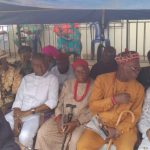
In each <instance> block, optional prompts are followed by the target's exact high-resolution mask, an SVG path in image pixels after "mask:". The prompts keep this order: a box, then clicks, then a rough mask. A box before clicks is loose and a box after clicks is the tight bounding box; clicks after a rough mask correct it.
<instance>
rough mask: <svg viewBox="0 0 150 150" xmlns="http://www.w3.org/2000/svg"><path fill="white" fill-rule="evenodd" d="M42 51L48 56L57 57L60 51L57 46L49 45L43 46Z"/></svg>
mask: <svg viewBox="0 0 150 150" xmlns="http://www.w3.org/2000/svg"><path fill="white" fill-rule="evenodd" d="M42 53H43V54H44V55H46V56H49V57H53V58H56V57H57V56H58V55H59V53H60V52H59V51H58V49H56V48H55V47H53V46H51V45H48V46H46V47H44V48H42Z"/></svg>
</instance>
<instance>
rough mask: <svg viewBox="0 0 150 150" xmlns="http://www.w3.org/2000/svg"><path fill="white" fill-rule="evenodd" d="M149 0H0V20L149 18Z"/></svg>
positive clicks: (59, 20)
mask: <svg viewBox="0 0 150 150" xmlns="http://www.w3.org/2000/svg"><path fill="white" fill-rule="evenodd" d="M146 8H150V1H149V0H142V1H140V0H132V2H131V0H105V1H104V0H93V1H92V0H84V1H83V0H1V1H0V24H48V23H50V24H56V23H68V22H78V23H83V22H96V21H101V20H102V18H103V17H104V20H105V24H106V23H107V22H109V21H111V20H121V19H131V20H132V19H150V9H146Z"/></svg>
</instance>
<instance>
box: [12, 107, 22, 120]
mask: <svg viewBox="0 0 150 150" xmlns="http://www.w3.org/2000/svg"><path fill="white" fill-rule="evenodd" d="M20 112H21V109H20V108H14V109H13V116H14V118H18V117H19V115H20Z"/></svg>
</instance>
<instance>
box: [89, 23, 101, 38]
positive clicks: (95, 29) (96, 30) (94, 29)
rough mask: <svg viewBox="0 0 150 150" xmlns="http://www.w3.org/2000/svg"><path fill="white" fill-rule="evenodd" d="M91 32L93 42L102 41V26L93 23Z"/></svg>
mask: <svg viewBox="0 0 150 150" xmlns="http://www.w3.org/2000/svg"><path fill="white" fill-rule="evenodd" d="M90 31H91V39H92V40H100V39H101V32H100V26H99V23H98V22H92V23H91V24H90ZM93 32H94V33H95V37H93V34H94V33H93ZM93 38H94V39H93Z"/></svg>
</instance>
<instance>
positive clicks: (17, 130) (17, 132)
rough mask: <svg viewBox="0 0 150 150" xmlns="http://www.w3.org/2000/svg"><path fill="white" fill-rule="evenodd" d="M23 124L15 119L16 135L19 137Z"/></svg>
mask: <svg viewBox="0 0 150 150" xmlns="http://www.w3.org/2000/svg"><path fill="white" fill-rule="evenodd" d="M21 126H22V122H21V120H20V119H19V118H16V119H14V135H15V136H18V135H19V134H20V130H21Z"/></svg>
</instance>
